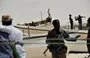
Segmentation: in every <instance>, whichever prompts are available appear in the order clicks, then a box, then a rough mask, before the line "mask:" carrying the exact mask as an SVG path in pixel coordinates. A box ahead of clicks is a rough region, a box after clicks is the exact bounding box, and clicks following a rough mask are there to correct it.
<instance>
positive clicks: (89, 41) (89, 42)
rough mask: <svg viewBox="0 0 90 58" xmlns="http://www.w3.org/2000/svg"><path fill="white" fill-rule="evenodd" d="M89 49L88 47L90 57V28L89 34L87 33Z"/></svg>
mask: <svg viewBox="0 0 90 58" xmlns="http://www.w3.org/2000/svg"><path fill="white" fill-rule="evenodd" d="M87 49H88V53H89V55H88V58H89V57H90V29H89V30H88V35H87Z"/></svg>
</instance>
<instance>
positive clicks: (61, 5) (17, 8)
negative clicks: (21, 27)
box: [0, 0, 90, 25]
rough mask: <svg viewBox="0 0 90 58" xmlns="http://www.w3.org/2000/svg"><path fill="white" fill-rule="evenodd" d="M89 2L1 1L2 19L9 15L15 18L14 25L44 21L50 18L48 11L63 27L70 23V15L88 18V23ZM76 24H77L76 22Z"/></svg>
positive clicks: (84, 20)
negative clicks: (3, 16)
mask: <svg viewBox="0 0 90 58" xmlns="http://www.w3.org/2000/svg"><path fill="white" fill-rule="evenodd" d="M89 5H90V1H89V0H0V17H1V16H2V15H4V14H9V15H11V16H12V17H13V20H14V24H17V23H26V22H32V21H39V20H41V12H42V17H43V20H45V19H46V18H47V17H48V14H47V10H48V8H49V9H50V13H51V16H52V18H53V19H55V18H56V19H59V20H60V22H62V23H61V25H64V24H67V23H68V22H69V19H68V17H69V16H68V15H69V14H72V18H73V20H74V21H75V19H74V17H75V16H78V15H82V16H86V18H83V22H86V21H87V18H88V17H89V15H90V12H89V10H90V6H89ZM75 23H77V22H76V21H75Z"/></svg>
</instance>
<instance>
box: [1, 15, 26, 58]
mask: <svg viewBox="0 0 90 58" xmlns="http://www.w3.org/2000/svg"><path fill="white" fill-rule="evenodd" d="M0 31H4V32H7V33H9V40H10V41H15V42H16V45H15V47H16V50H17V53H18V54H19V56H20V58H25V57H26V53H25V50H24V49H23V33H22V32H21V31H20V30H19V29H17V28H15V27H14V26H12V18H11V17H10V16H9V15H3V16H2V25H0Z"/></svg>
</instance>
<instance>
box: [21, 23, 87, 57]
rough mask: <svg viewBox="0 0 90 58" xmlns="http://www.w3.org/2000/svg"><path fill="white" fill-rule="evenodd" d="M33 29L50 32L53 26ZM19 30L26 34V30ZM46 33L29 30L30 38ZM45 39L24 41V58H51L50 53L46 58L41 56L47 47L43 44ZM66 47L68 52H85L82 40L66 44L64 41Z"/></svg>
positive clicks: (74, 55)
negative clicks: (25, 55)
mask: <svg viewBox="0 0 90 58" xmlns="http://www.w3.org/2000/svg"><path fill="white" fill-rule="evenodd" d="M35 28H37V29H40V28H41V29H48V30H51V29H52V28H53V26H52V25H50V24H48V25H43V26H38V27H35ZM20 30H22V31H23V30H24V33H27V34H28V29H20ZM47 33H48V31H40V30H32V29H30V35H31V36H32V35H34V36H37V35H40V34H41V35H42V34H47ZM78 35H81V37H80V38H78V39H86V37H87V34H78ZM45 39H46V37H44V38H43V37H42V38H35V39H27V40H24V43H26V44H25V45H24V48H25V50H26V54H27V57H26V58H51V53H50V52H49V51H47V53H46V56H44V55H43V52H44V51H45V49H46V46H47V45H46V44H45ZM27 43H28V44H27ZM40 43H41V44H40ZM77 43H79V44H78V45H77ZM80 43H83V44H80ZM66 45H67V46H68V51H73V50H78V51H87V48H86V41H82V40H81V41H79V40H78V41H76V42H67V41H66ZM86 55H88V54H68V55H67V58H74V57H75V58H78V57H79V58H82V57H83V58H84V57H85V56H86Z"/></svg>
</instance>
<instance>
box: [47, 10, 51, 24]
mask: <svg viewBox="0 0 90 58" xmlns="http://www.w3.org/2000/svg"><path fill="white" fill-rule="evenodd" d="M46 21H47V23H48V22H50V23H51V21H52V17H51V14H50V9H48V17H47V18H46Z"/></svg>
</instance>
